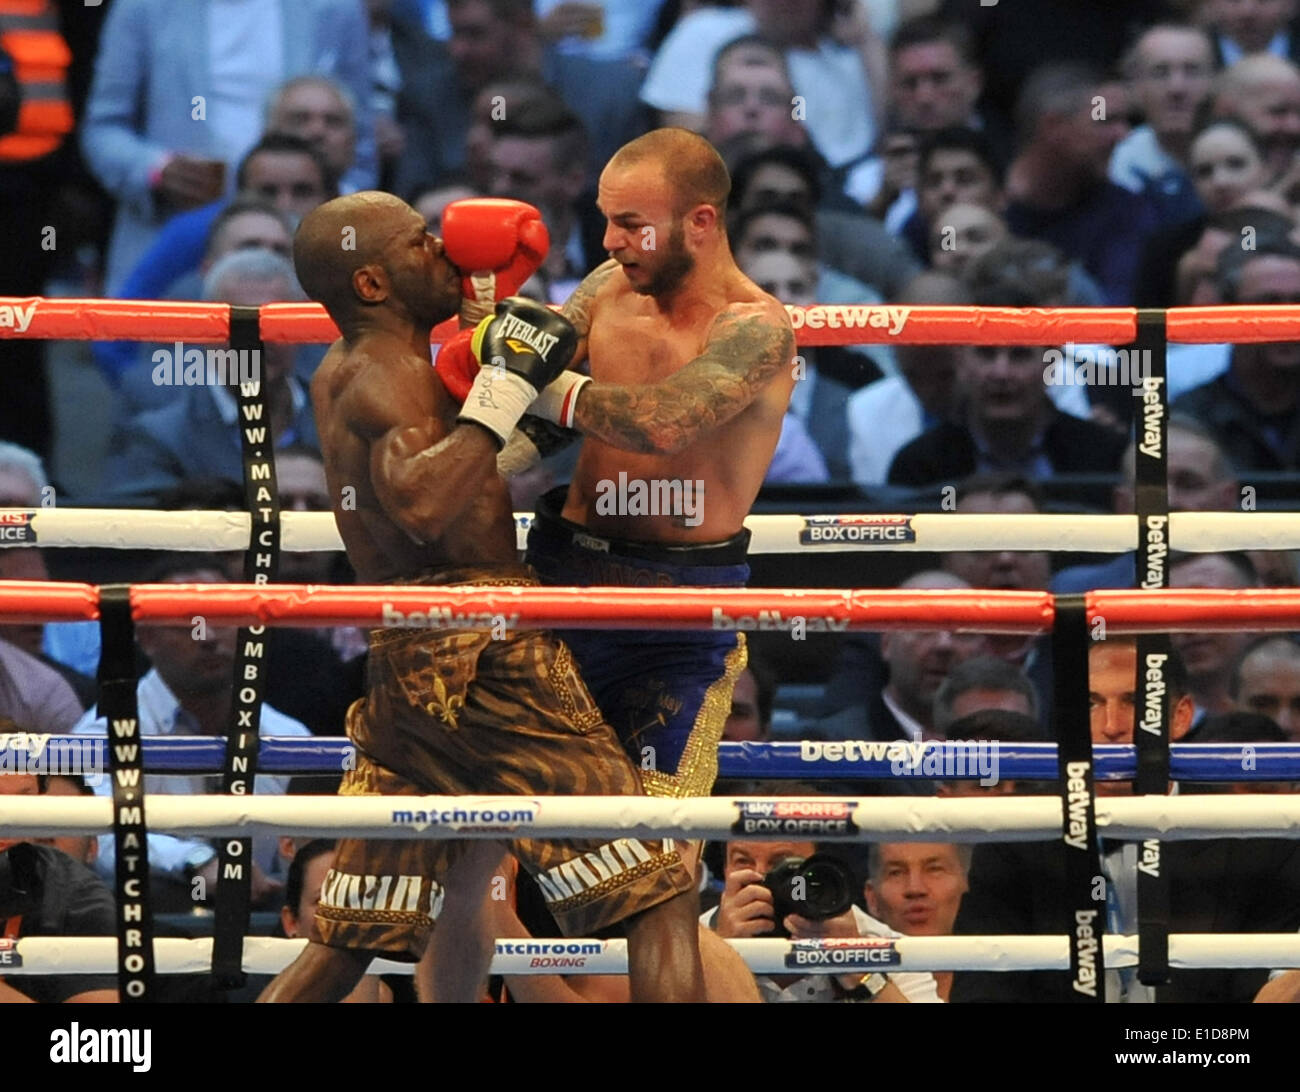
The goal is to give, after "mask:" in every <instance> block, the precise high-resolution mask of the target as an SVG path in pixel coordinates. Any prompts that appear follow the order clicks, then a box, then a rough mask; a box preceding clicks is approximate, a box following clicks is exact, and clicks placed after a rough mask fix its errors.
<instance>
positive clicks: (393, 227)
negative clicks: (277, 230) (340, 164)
mask: <svg viewBox="0 0 1300 1092" xmlns="http://www.w3.org/2000/svg"><path fill="white" fill-rule="evenodd" d="M423 240H424V218H423V217H421V216H420V214H419V213H417V212H416V211H415V210H414V209H413V208H411V206H410V205H408V204H407V203H406V202H405V201H403V200H401V199H400V198H397V197H394V196H393V195H392V194H390V193H380V192H379V191H377V190H366V191H362V192H361V193H353V194H348V195H347V196H345V197H336V198H335V199H334V200H332V201H326V202H325V203H324V204H323V205H318V206H317V207H316V208H315V209H313V210H312V211H311V212H309V213H308V214H307V215H306V216H304V217H303V220H302V223H301V224H300V225H299V227H298V231H297V233H296V234H295V235H294V237H293V264H294V268H295V270H296V271H297V274H298V281H299V283H300V284H301V285H302V287H303V290H304V291H305V292H306V293H307V295H309V296H310V297H311V298H312V299H314V300H316V301H317V302H318V303H321V304H324V305H325V309H326V310H327V311H328V312H329V313H330V317H331V318H332V319H334V321H335V322H336V323H337V324H338V326H339V328H340V329H341V330H343V332H344V333H345V334H346V333H347V332H348V329H349V328H350V327H351V326H352V325H353V324H354V322H355V320H356V319H358V318H359V317H361V314H362V311H363V310H364V309H365V307H366V306H367V305H373V304H382V303H384V302H386V301H398V302H400V304H401V305H402V306H403V307H404V308H405V309H406V310H407V311H408V313H409V314H410V315H411V316H412V317H413V318H416V320H417V321H422V320H424V319H426V318H428V319H430V320H431V321H432V322H438V321H441V320H442V319H443V318H446V317H447V315H446V314H444V313H443V312H444V311H446V310H447V304H448V302H449V301H448V300H446V299H443V298H441V297H442V296H446V295H447V291H446V289H447V288H448V286H447V285H446V284H445V283H444V284H443V285H442V286H441V287H442V289H443V291H442V292H441V293H439V298H438V299H436V300H435V299H434V298H433V290H434V287H435V284H434V279H433V276H432V274H431V273H430V271H429V270H428V269H427V268H426V266H424V265H421V264H419V263H420V262H421V261H422V260H423V258H424V256H423V255H417V256H414V257H412V256H411V254H410V249H411V247H412V246H414V247H416V248H417V249H418V248H419V244H420V243H421V242H423ZM438 255H439V258H438V260H439V261H442V262H443V263H444V264H446V263H445V259H444V258H442V256H441V248H439V251H438ZM447 268H448V269H450V266H448V267H447ZM376 278H379V280H378V281H377V280H376ZM442 279H443V281H445V280H446V279H447V278H446V277H445V276H444V277H443V278H442ZM367 289H369V290H367ZM376 289H377V290H376ZM363 292H364V293H365V294H364V295H363ZM450 306H451V310H452V311H454V309H455V303H451V304H450ZM448 313H450V312H448Z"/></svg>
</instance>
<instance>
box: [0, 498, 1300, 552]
mask: <svg viewBox="0 0 1300 1092" xmlns="http://www.w3.org/2000/svg"><path fill="white" fill-rule="evenodd" d="M19 511H34V515H33V516H32V519H31V529H32V531H33V532H34V533H35V538H34V540H33V541H31V542H21V541H16V540H15V541H12V542H4V543H0V545H13V546H22V545H31V546H56V547H58V546H68V547H95V548H102V549H119V550H127V549H151V550H243V549H246V548H247V547H248V536H249V528H250V517H249V515H248V513H247V512H151V511H144V510H134V509H122V508H40V509H35V510H31V509H0V514H3V513H5V512H19ZM531 519H532V516H531V515H530V514H528V513H516V514H515V528H516V537H517V541H518V545H519V548H520V549H523V548H524V545H525V540H526V538H527V533H528V526H529V523H530V522H531ZM280 520H281V543H280V546H281V549H283V550H286V551H288V552H291V553H303V552H310V551H314V550H342V549H343V542H342V540H341V539H340V538H339V533H338V529H337V528H336V527H335V525H334V516H333V515H332V514H331V513H329V512H284V513H282V514H281V516H280ZM745 526H747V527H748V528H749V529H750V530H751V531H752V532H753V536H754V537H753V541H752V542H751V543H750V547H749V550H750V553H754V554H783V553H821V552H828V551H830V552H840V551H862V550H872V551H874V550H903V551H910V552H918V551H920V552H930V551H934V552H941V553H942V552H949V551H954V550H1049V551H1068V552H1078V553H1124V552H1125V551H1127V550H1132V549H1135V548H1136V547H1137V541H1138V523H1137V517H1136V516H1130V515H1120V516H1116V515H1002V514H999V515H997V516H989V515H976V514H967V513H960V512H943V513H933V512H931V513H922V514H919V515H844V516H820V515H818V516H798V515H756V516H750V517H749V518H748V519H747V520H746V521H745ZM819 528H820V529H822V530H820V531H819V530H818V529H819ZM900 528H901V529H902V530H901V531H900ZM814 536H815V537H816V538H817V541H815V542H804V541H802V539H804V538H810V537H814ZM900 536H901V537H900ZM1169 537H1170V545H1171V547H1172V548H1173V549H1178V550H1186V551H1191V552H1197V553H1217V552H1220V551H1224V550H1297V549H1300V514H1297V513H1292V512H1175V513H1173V514H1172V515H1171V516H1170V517H1169Z"/></svg>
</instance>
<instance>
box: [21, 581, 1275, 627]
mask: <svg viewBox="0 0 1300 1092" xmlns="http://www.w3.org/2000/svg"><path fill="white" fill-rule="evenodd" d="M1087 601H1088V619H1089V622H1090V624H1091V623H1096V622H1097V620H1099V619H1101V620H1104V622H1105V626H1106V631H1107V633H1108V634H1112V633H1140V632H1168V631H1171V630H1177V629H1182V630H1241V629H1250V630H1289V629H1300V589H1294V588H1279V589H1250V590H1246V591H1220V590H1217V589H1212V588H1180V589H1172V590H1167V591H1159V592H1155V591H1099V592H1091V593H1089V595H1088V596H1087ZM98 604H99V589H98V588H97V587H95V586H94V585H92V584H61V583H53V582H49V581H37V580H17V581H6V582H5V583H3V584H0V618H4V619H5V620H7V621H8V622H54V621H78V620H87V619H95V618H97V617H98V613H99V612H98ZM131 604H132V614H133V616H134V618H135V620H136V621H137V622H139V623H141V624H143V625H191V624H192V623H193V619H194V617H195V615H196V614H201V615H202V616H203V618H204V619H205V620H206V621H207V622H208V623H210V624H212V625H257V624H260V623H269V624H277V623H278V624H293V625H300V626H323V625H361V626H375V627H382V626H384V625H385V605H387V608H388V609H389V610H390V612H391V611H400V612H401V613H402V615H403V618H405V617H406V616H407V615H409V613H410V612H411V611H422V612H427V611H428V610H429V609H430V608H431V607H436V608H439V609H445V610H449V611H451V612H452V613H453V614H460V615H461V616H462V619H461V621H460V622H459V623H455V622H453V623H452V624H453V625H455V624H459V625H461V626H465V627H469V626H473V627H475V628H487V627H488V626H490V625H491V621H490V618H491V617H492V616H496V615H501V616H504V617H505V618H507V620H508V621H509V624H510V625H511V626H515V625H519V626H528V627H534V626H536V627H552V626H559V627H564V626H570V627H583V628H593V629H602V628H631V629H714V628H728V625H726V624H724V625H718V622H719V619H718V617H717V615H716V614H715V611H720V612H721V613H722V615H723V616H724V617H725V619H726V620H727V621H728V622H729V623H732V624H734V622H735V620H736V619H737V618H738V617H748V618H753V619H755V620H756V621H757V622H758V623H759V626H758V628H766V629H788V628H790V625H791V624H792V621H793V620H794V619H795V618H801V619H803V626H804V629H805V632H808V633H816V632H823V631H828V630H830V629H832V628H834V629H836V630H843V629H850V630H885V629H956V630H967V631H973V632H983V633H1041V632H1044V631H1046V630H1049V629H1051V627H1052V625H1053V623H1054V620H1055V609H1054V607H1053V600H1052V596H1051V595H1050V594H1049V593H1048V592H1035V591H949V590H941V591H940V590H933V591H931V590H897V589H877V588H858V589H848V590H836V589H822V588H815V589H804V588H732V589H718V588H580V589H576V588H542V587H523V588H515V587H511V588H502V587H496V588H494V587H484V586H480V585H476V586H470V587H451V586H442V587H434V586H411V585H402V586H389V585H360V586H354V587H316V586H312V587H308V586H306V585H301V584H280V585H274V584H263V585H258V584H136V585H133V586H132V588H131ZM762 612H767V615H768V617H767V619H766V622H767V624H766V625H764V624H763V621H764V617H763V613H762ZM471 615H472V616H478V617H477V619H469V618H466V617H464V616H471ZM778 615H779V617H778ZM394 619H395V615H392V614H391V613H390V615H389V620H390V624H392V623H393V620H394ZM615 622H625V623H627V625H626V626H623V627H619V626H616V625H614V624H613V623H615ZM831 622H834V623H836V624H835V626H834V627H832V626H831V625H830V623H831ZM593 623H594V624H593ZM414 625H416V626H419V627H421V628H423V627H424V626H426V625H430V626H433V628H437V624H436V623H431V622H429V621H427V620H426V621H418V622H416V623H414Z"/></svg>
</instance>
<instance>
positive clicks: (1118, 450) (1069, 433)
mask: <svg viewBox="0 0 1300 1092" xmlns="http://www.w3.org/2000/svg"><path fill="white" fill-rule="evenodd" d="M1038 245H1039V244H1035V243H1032V242H1026V241H1024V240H1019V239H1006V240H1004V241H1003V242H1001V243H999V244H997V246H995V247H994V248H993V249H992V250H990V251H989V252H988V253H987V254H985V255H984V256H983V257H982V258H980V259H978V260H977V261H976V262H975V263H974V265H972V267H971V270H970V274H969V276H968V277H967V281H968V283H969V285H970V289H971V296H972V302H974V303H975V304H976V305H978V306H983V307H1051V306H1057V305H1059V304H1060V302H1061V298H1060V297H1061V295H1062V294H1063V292H1064V287H1065V283H1066V275H1065V273H1064V271H1063V269H1061V268H1059V267H1058V268H1057V269H1055V270H1050V271H1045V270H1043V269H1041V268H1039V267H1038V266H1036V265H1034V264H1033V263H1031V262H1026V261H1022V260H1021V256H1020V252H1021V251H1022V250H1023V249H1024V248H1026V247H1031V248H1032V247H1036V246H1038ZM1050 360H1051V356H1050V355H1049V347H1048V346H1042V345H1037V346H1021V345H965V346H962V347H961V349H960V350H959V352H958V358H957V382H958V386H959V388H960V389H961V390H962V392H963V393H964V394H965V413H964V416H963V417H962V419H961V420H960V421H944V422H941V423H939V424H937V425H935V426H934V427H933V428H930V429H928V430H927V431H925V432H923V433H921V435H920V436H918V437H917V438H916V439H915V440H912V441H911V442H910V443H908V444H907V445H905V446H904V447H903V448H902V449H901V450H900V451H899V452H898V454H897V455H896V456H895V457H894V461H893V463H892V465H891V466H890V468H889V483H890V484H891V485H903V486H912V487H916V488H920V487H925V486H936V485H941V484H948V483H955V482H959V481H961V480H963V479H964V478H968V477H970V476H971V475H972V474H974V473H976V472H977V471H979V472H983V471H1000V472H1004V473H1011V474H1019V475H1022V476H1024V477H1026V478H1028V479H1030V480H1031V481H1040V480H1042V479H1044V478H1048V477H1051V476H1052V475H1054V474H1111V473H1115V472H1116V471H1118V470H1119V464H1120V457H1121V456H1122V455H1123V453H1124V438H1123V436H1122V435H1121V434H1120V433H1118V432H1115V431H1111V430H1109V429H1106V428H1103V427H1101V426H1100V425H1097V424H1094V423H1093V422H1091V421H1084V420H1081V419H1080V418H1078V417H1073V416H1071V415H1070V414H1067V413H1064V412H1062V411H1061V410H1059V409H1057V408H1056V406H1055V405H1054V404H1053V402H1052V401H1051V399H1050V398H1049V397H1048V394H1047V385H1046V383H1047V379H1048V377H1049V374H1050V368H1049V364H1048V362H1049V361H1050Z"/></svg>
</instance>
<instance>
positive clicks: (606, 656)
mask: <svg viewBox="0 0 1300 1092" xmlns="http://www.w3.org/2000/svg"><path fill="white" fill-rule="evenodd" d="M566 492H567V487H561V488H559V489H553V490H551V491H550V492H549V493H547V494H546V495H545V496H543V497H541V498H539V499H538V501H537V511H536V515H535V517H534V520H533V525H532V527H531V528H530V529H529V532H528V552H527V556H526V560H527V562H528V564H529V565H531V566H532V567H533V569H534V570H536V572H537V575H538V577H540V579H541V581H542V583H543V584H550V585H558V586H571V585H572V586H578V587H588V586H592V585H615V586H618V587H652V588H659V587H663V588H669V587H695V586H703V587H725V588H739V587H744V586H745V582H746V581H747V580H748V579H749V565H748V563H747V562H746V560H745V556H746V551H747V550H748V547H749V532H748V531H747V530H743V531H741V532H740V534H738V535H736V536H734V537H733V538H730V539H727V540H726V541H725V542H719V543H706V544H702V545H698V544H691V545H689V546H672V545H665V544H663V543H655V542H631V541H627V540H623V539H613V538H606V537H603V536H600V535H596V534H593V533H592V532H590V531H588V530H587V529H586V528H585V527H583V526H581V525H580V524H577V523H573V522H572V521H570V520H566V519H564V518H563V517H562V516H561V515H560V512H561V510H562V509H563V506H564V499H565V495H566ZM557 636H559V637H560V638H561V639H562V640H563V641H564V642H565V644H567V645H568V646H569V647H570V648H571V649H572V650H573V655H574V658H575V659H576V661H577V663H578V667H579V668H580V670H581V672H582V678H583V681H584V682H585V683H586V684H587V689H588V690H589V691H590V692H591V694H592V696H593V697H594V698H595V699H596V704H597V705H599V706H600V710H601V712H602V713H603V714H604V716H605V720H606V721H607V722H608V723H609V724H610V725H612V726H613V728H614V731H615V732H616V733H617V734H618V738H619V739H620V740H621V741H622V744H623V747H624V749H625V750H626V751H627V753H628V756H629V757H630V758H631V759H632V761H633V763H634V764H635V765H636V766H637V767H638V768H639V769H640V771H641V778H642V780H643V782H644V783H645V789H646V792H647V794H648V795H650V796H670V797H680V796H708V795H709V792H710V791H711V790H712V788H713V782H714V781H715V780H716V779H717V776H718V742H719V740H721V738H722V729H723V727H724V725H725V724H726V721H727V717H728V716H729V715H730V713H731V692H732V688H733V687H734V686H735V683H736V679H737V677H738V676H739V675H740V673H741V672H742V671H743V670H744V669H745V635H744V634H743V633H736V632H726V633H723V632H718V633H714V632H708V631H682V632H675V631H672V630H651V631H648V632H647V631H646V630H626V629H624V630H596V629H578V630H568V629H566V630H558V631H557Z"/></svg>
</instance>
